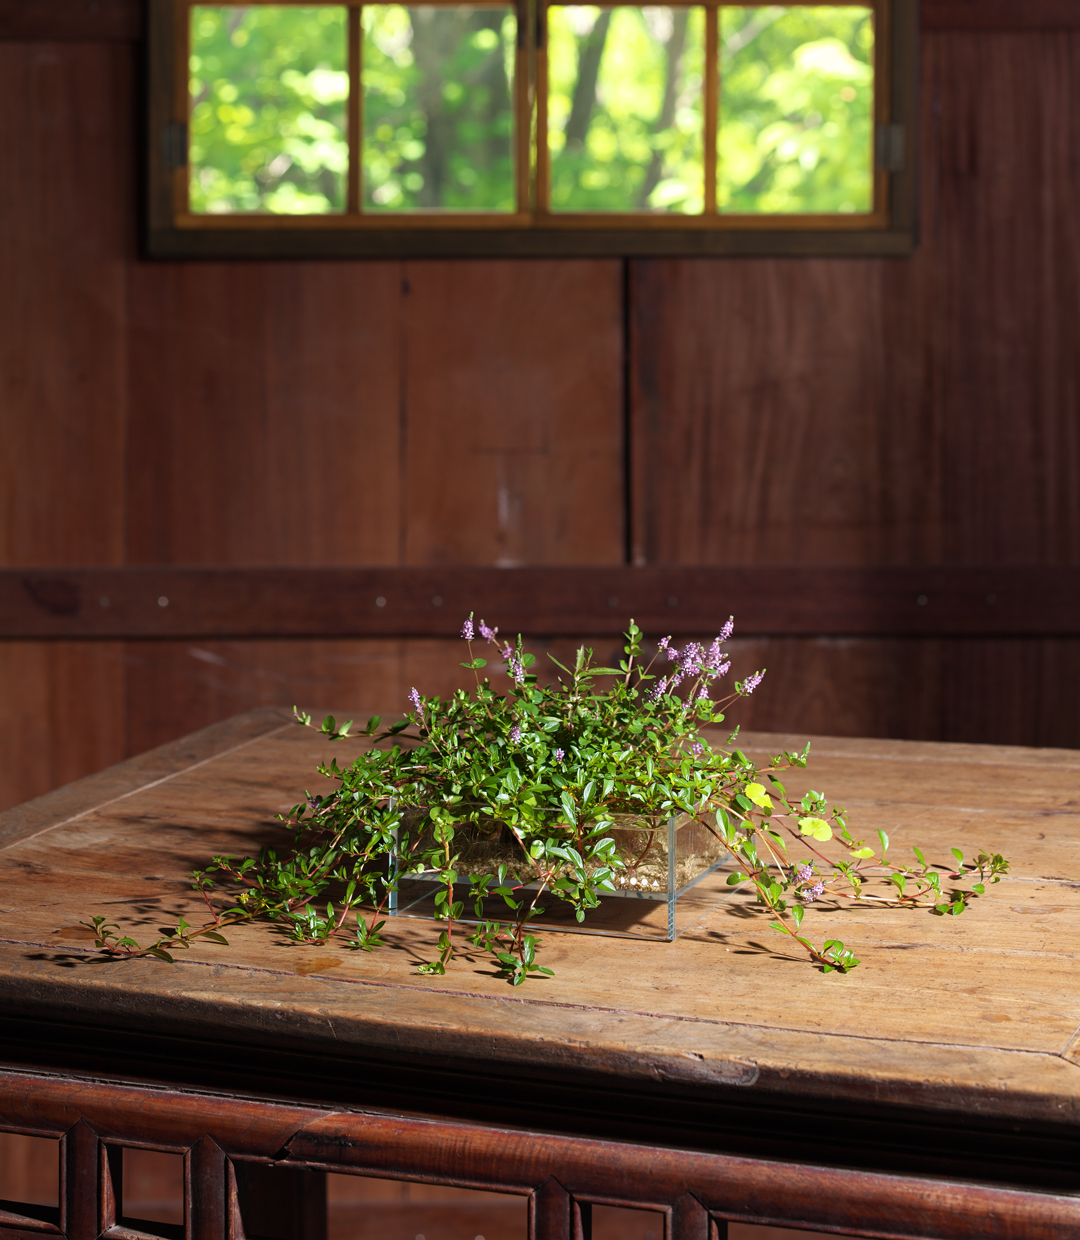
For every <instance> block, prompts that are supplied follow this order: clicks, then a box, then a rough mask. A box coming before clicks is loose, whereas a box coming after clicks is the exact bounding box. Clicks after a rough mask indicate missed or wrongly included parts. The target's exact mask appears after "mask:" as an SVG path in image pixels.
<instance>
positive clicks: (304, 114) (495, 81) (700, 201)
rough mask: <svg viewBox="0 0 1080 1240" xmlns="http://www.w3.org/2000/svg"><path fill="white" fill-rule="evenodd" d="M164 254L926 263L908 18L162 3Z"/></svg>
mask: <svg viewBox="0 0 1080 1240" xmlns="http://www.w3.org/2000/svg"><path fill="white" fill-rule="evenodd" d="M151 17H152V20H151V40H150V42H151V72H150V114H151V115H150V138H151V142H150V151H149V160H148V166H149V171H150V209H149V213H148V218H149V250H150V252H151V253H152V254H157V255H161V256H176V255H184V254H189V255H207V256H212V255H227V254H250V255H275V254H276V255H290V254H294V255H310V256H315V255H320V254H323V255H342V256H345V255H356V256H362V255H373V256H387V255H417V256H419V255H425V254H426V255H437V254H477V255H485V254H492V255H493V254H567V255H572V254H730V253H793V254H798V253H815V254H823V253H861V254H874V253H877V254H890V253H891V254H897V253H905V252H907V251H908V250H909V249H910V247H911V245H912V241H913V232H914V218H913V212H914V170H913V166H912V165H913V162H914V160H913V149H912V146H913V143H912V128H911V127H912V119H913V112H914V93H915V90H914V51H913V47H914V39H915V2H914V0H861V3H833V4H826V5H820V4H790V3H789V4H781V5H736V4H727V3H717V2H716V0H711V2H709V3H704V4H695V3H688V4H673V5H667V6H656V5H652V6H649V5H647V6H637V5H626V4H614V5H577V4H574V5H571V4H561V3H556V2H551V0H509V2H507V0H502V2H499V0H476V2H474V3H465V4H462V3H435V4H426V5H401V4H362V5H342V4H328V3H320V4H312V3H252V4H243V5H240V4H229V5H223V4H200V3H193V2H192V0H151Z"/></svg>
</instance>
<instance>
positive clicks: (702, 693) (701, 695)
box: [697, 685, 709, 702]
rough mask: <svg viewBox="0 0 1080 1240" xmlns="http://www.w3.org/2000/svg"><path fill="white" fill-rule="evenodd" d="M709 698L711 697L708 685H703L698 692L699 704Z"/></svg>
mask: <svg viewBox="0 0 1080 1240" xmlns="http://www.w3.org/2000/svg"><path fill="white" fill-rule="evenodd" d="M708 696H709V687H708V685H702V686H701V688H700V689H699V690H698V691H697V700H698V701H699V702H701V701H704V700H705V698H707V697H708Z"/></svg>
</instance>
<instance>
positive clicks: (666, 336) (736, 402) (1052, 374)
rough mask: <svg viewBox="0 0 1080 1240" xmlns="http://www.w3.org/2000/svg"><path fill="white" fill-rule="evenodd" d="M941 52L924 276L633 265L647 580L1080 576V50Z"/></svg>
mask: <svg viewBox="0 0 1080 1240" xmlns="http://www.w3.org/2000/svg"><path fill="white" fill-rule="evenodd" d="M923 48H924V62H923V75H924V76H923V90H924V100H925V105H926V106H925V124H924V129H923V135H922V150H923V168H922V174H923V185H924V193H923V239H922V244H921V247H920V250H919V252H918V253H917V254H916V255H915V257H914V258H913V259H911V260H904V261H896V260H866V261H856V262H843V263H841V262H825V261H811V262H806V261H802V262H800V261H791V260H787V261H781V260H776V261H763V262H755V263H749V262H747V263H740V262H735V261H724V262H715V263H704V262H700V263H695V262H688V261H685V260H671V261H661V260H639V261H636V262H635V263H634V273H633V280H632V295H633V310H634V373H635V422H634V426H635V438H634V456H635V462H636V469H635V498H636V501H637V502H636V513H635V520H636V522H637V530H636V548H637V556H638V558H639V560H640V561H641V562H649V563H652V562H676V563H751V562H754V563H792V564H807V563H831V564H851V563H917V562H920V561H921V562H924V563H925V562H931V563H932V562H942V563H976V564H983V563H1006V564H1008V563H1015V564H1020V563H1046V564H1054V563H1058V564H1061V563H1076V562H1077V560H1078V558H1080V494H1078V489H1077V487H1076V485H1075V479H1076V476H1077V470H1078V467H1080V437H1078V436H1080V431H1078V419H1077V399H1078V392H1080V350H1078V349H1077V348H1076V341H1075V324H1076V323H1077V322H1078V321H1080V217H1078V216H1077V213H1076V211H1075V205H1074V204H1075V202H1076V199H1077V193H1078V191H1080V166H1078V165H1077V162H1076V159H1075V154H1070V152H1075V149H1076V146H1077V143H1078V142H1080V106H1078V105H1080V97H1078V92H1080V87H1078V86H1077V82H1078V81H1080V35H1076V34H1072V33H1063V32H1057V33H1053V34H1050V33H1032V34H1023V35H1013V34H1007V35H1006V34H944V33H943V34H937V35H933V36H927V37H924V40H923Z"/></svg>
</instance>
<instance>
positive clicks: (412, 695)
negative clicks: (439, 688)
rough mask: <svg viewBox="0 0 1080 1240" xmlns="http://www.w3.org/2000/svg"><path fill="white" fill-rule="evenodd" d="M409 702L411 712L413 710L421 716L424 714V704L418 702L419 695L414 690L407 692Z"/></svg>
mask: <svg viewBox="0 0 1080 1240" xmlns="http://www.w3.org/2000/svg"><path fill="white" fill-rule="evenodd" d="M409 701H410V702H412V704H413V710H415V711H416V713H417V714H418V715H422V714H423V713H424V703H423V702H422V701H421V700H420V694H419V693H417V691H416V689H415V688H413V689H410V690H409Z"/></svg>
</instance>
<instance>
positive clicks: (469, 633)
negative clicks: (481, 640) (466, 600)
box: [461, 611, 476, 642]
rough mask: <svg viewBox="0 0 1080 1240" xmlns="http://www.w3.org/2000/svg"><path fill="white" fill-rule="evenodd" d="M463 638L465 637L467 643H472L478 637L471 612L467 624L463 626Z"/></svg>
mask: <svg viewBox="0 0 1080 1240" xmlns="http://www.w3.org/2000/svg"><path fill="white" fill-rule="evenodd" d="M461 636H462V637H464V638H465V640H466V641H467V642H471V641H472V639H473V638H474V637H475V636H476V630H475V629H474V628H473V622H472V612H471V611H470V612H469V618H468V620H466V621H465V623H464V624H463V625H462V626H461Z"/></svg>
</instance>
